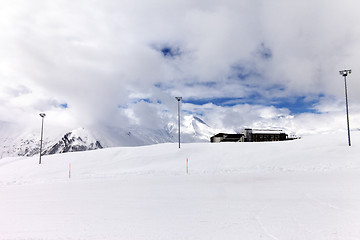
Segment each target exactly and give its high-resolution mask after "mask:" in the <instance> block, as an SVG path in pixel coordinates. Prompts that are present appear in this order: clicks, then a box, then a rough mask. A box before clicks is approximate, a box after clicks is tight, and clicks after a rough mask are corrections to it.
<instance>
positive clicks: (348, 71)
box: [339, 69, 351, 146]
mask: <svg viewBox="0 0 360 240" xmlns="http://www.w3.org/2000/svg"><path fill="white" fill-rule="evenodd" d="M339 73H340V75H342V76H343V77H344V80H345V99H346V117H347V130H348V141H349V146H351V141H350V124H349V106H348V97H347V85H346V76H347V75H348V74H351V69H347V70H341V71H339Z"/></svg>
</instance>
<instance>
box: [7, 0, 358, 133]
mask: <svg viewBox="0 0 360 240" xmlns="http://www.w3.org/2000/svg"><path fill="white" fill-rule="evenodd" d="M359 10H360V3H359V2H358V1H355V0H344V1H334V0H330V1H325V0H315V1H288V0H273V1H267V0H251V1H250V0H240V1H239V0H222V1H212V0H207V1H204V0H197V1H188V0H185V1H184V0H172V1H165V0H154V1H145V0H139V1H130V0H117V1H115V0H101V1H100V0H87V1H85V0H77V1H68V0H52V1H44V0H42V1H41V0H32V1H27V0H13V1H5V0H0V29H1V31H0V125H2V126H9V124H11V125H12V126H17V127H18V129H23V128H35V129H37V128H39V127H40V126H39V125H40V117H39V113H41V112H44V113H46V114H47V116H46V121H47V122H46V123H47V126H48V128H49V129H67V130H69V129H70V130H71V129H74V128H78V127H87V126H92V127H104V126H106V127H116V128H126V127H128V126H138V127H142V128H150V129H151V128H153V129H158V128H163V127H164V126H165V125H166V124H167V123H169V122H174V123H175V122H176V117H177V101H176V99H175V97H176V96H182V97H183V101H182V104H181V110H182V115H183V116H185V115H190V114H191V115H195V116H198V117H200V118H201V119H203V120H204V121H205V122H206V123H207V124H208V125H210V126H212V127H214V128H217V129H226V130H235V131H238V130H240V129H243V128H246V127H253V128H283V129H285V130H287V131H290V132H292V133H295V134H300V135H301V134H311V133H318V132H330V131H338V130H344V131H345V130H346V115H345V114H346V112H345V96H344V95H345V92H344V79H343V77H342V76H341V75H340V74H339V70H342V69H352V74H351V75H349V76H348V79H347V83H348V97H349V111H350V126H351V128H352V129H359V128H360V83H359V77H358V76H360V66H359V64H358V63H359V62H360V25H359V24H358V23H359V22H360V15H359V14H358V12H359ZM0 127H1V126H0ZM3 128H4V127H3Z"/></svg>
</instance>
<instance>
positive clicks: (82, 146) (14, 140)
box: [0, 116, 217, 158]
mask: <svg viewBox="0 0 360 240" xmlns="http://www.w3.org/2000/svg"><path fill="white" fill-rule="evenodd" d="M2 130H3V129H2ZM2 132H3V131H2ZM216 132H217V130H215V129H212V128H211V127H210V126H209V125H208V124H206V123H205V122H204V121H203V120H202V119H200V118H199V117H196V116H184V117H183V120H182V125H181V142H186V143H189V142H208V141H209V138H210V137H211V136H212V135H213V134H215V133H216ZM177 141H178V129H177V124H175V123H168V124H167V125H166V126H164V127H163V128H161V129H148V128H142V127H139V126H131V127H127V128H120V127H119V128H106V127H104V128H83V127H80V128H78V129H75V130H71V131H67V132H65V133H63V134H60V135H59V134H56V135H54V136H51V135H47V132H46V131H45V135H44V141H43V154H44V155H51V154H57V153H66V152H77V151H87V150H94V149H100V148H106V147H119V146H123V147H125V146H126V147H130V146H144V145H152V144H158V143H171V142H177ZM0 144H1V145H2V148H1V149H0V158H3V157H10V156H34V155H36V154H39V152H40V135H39V132H38V131H34V130H31V131H22V132H20V133H18V134H13V132H12V131H8V132H6V131H4V134H3V135H2V136H1V137H0Z"/></svg>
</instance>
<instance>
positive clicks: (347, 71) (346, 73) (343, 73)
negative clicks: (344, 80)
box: [339, 69, 351, 77]
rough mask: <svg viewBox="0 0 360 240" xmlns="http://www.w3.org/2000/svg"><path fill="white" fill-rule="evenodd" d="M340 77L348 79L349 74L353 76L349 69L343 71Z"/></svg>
mask: <svg viewBox="0 0 360 240" xmlns="http://www.w3.org/2000/svg"><path fill="white" fill-rule="evenodd" d="M339 73H340V75H342V76H343V77H346V76H347V75H348V74H351V69H347V70H341V71H339Z"/></svg>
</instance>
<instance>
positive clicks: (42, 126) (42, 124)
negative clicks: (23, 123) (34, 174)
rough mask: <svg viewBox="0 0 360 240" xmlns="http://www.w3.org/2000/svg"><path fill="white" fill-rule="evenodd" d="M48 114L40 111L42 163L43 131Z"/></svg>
mask: <svg viewBox="0 0 360 240" xmlns="http://www.w3.org/2000/svg"><path fill="white" fill-rule="evenodd" d="M45 116H46V114H45V113H40V117H41V140H40V159H39V164H41V152H42V143H43V132H44V117H45Z"/></svg>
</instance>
